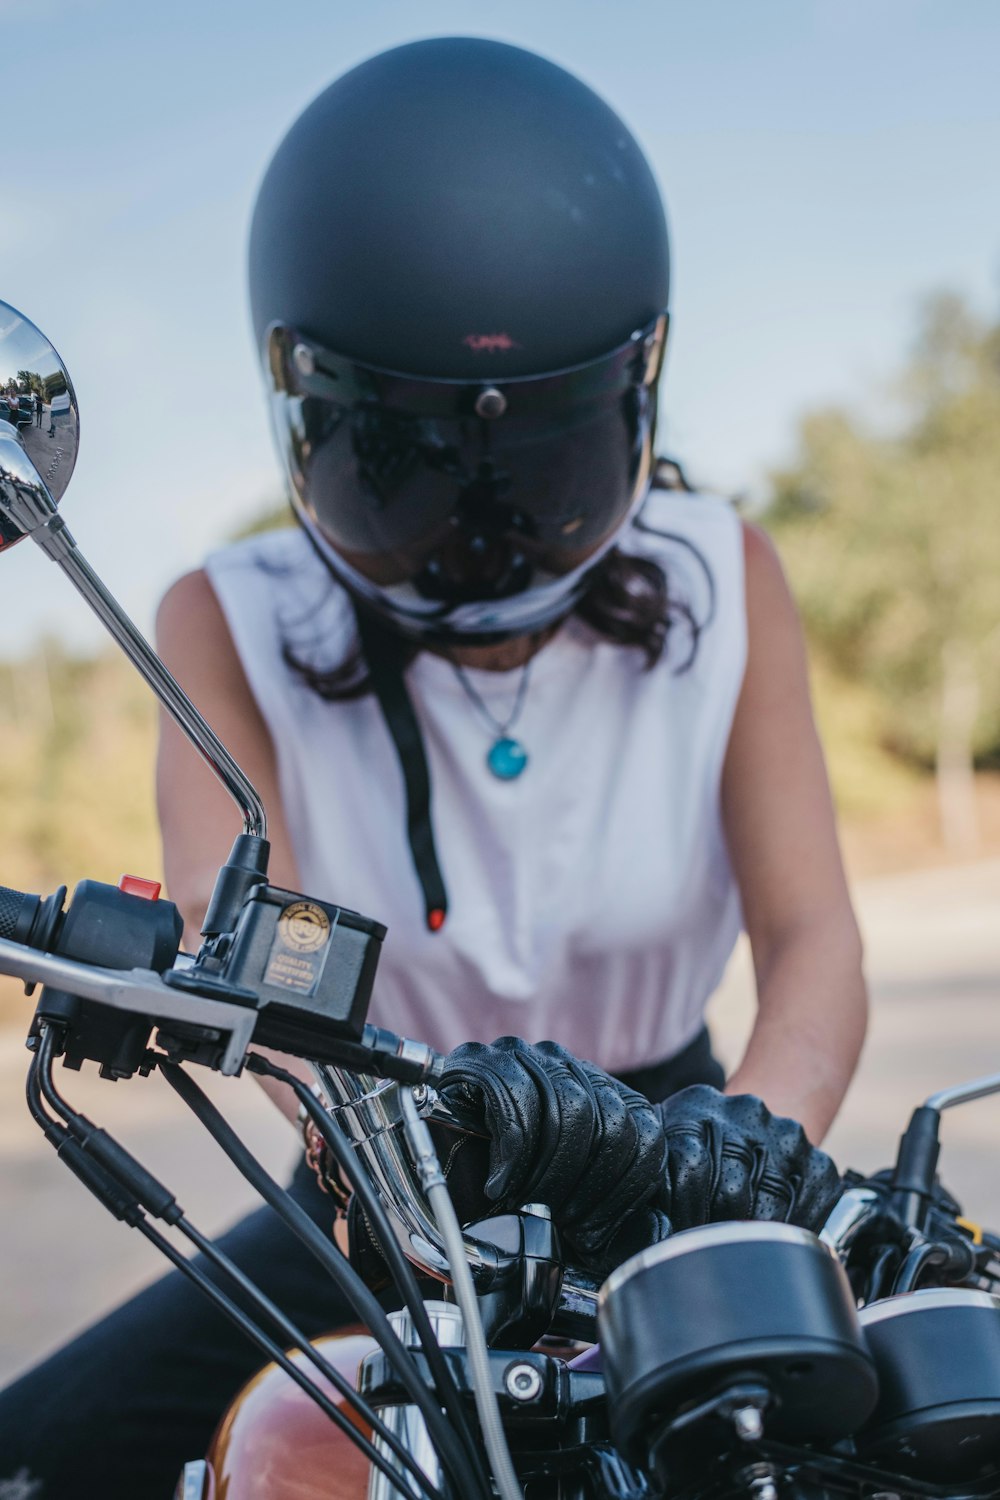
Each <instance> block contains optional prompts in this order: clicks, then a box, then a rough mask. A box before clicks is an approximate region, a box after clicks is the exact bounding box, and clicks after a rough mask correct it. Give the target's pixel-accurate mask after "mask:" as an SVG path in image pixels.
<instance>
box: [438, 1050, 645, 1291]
mask: <svg viewBox="0 0 1000 1500" xmlns="http://www.w3.org/2000/svg"><path fill="white" fill-rule="evenodd" d="M441 1090H442V1093H443V1095H444V1097H445V1099H446V1100H447V1102H448V1103H449V1104H450V1105H451V1106H452V1107H453V1108H455V1109H456V1111H457V1112H458V1113H459V1114H460V1115H462V1114H464V1115H466V1116H467V1117H471V1118H472V1119H473V1120H474V1121H475V1122H476V1123H478V1124H484V1125H485V1127H486V1130H487V1132H488V1135H489V1161H488V1167H487V1169H486V1174H487V1175H486V1177H485V1183H484V1184H483V1186H482V1188H481V1192H482V1193H484V1194H485V1198H486V1200H487V1201H486V1202H485V1203H483V1202H482V1199H480V1206H479V1212H478V1214H477V1213H476V1212H475V1211H473V1213H471V1214H464V1215H463V1216H464V1217H466V1221H468V1218H470V1217H477V1216H478V1217H481V1216H483V1215H484V1214H485V1213H488V1212H491V1211H493V1212H496V1211H499V1210H504V1209H517V1208H519V1207H520V1206H521V1205H522V1204H524V1203H545V1204H547V1205H548V1206H549V1208H550V1209H551V1210H552V1217H553V1220H554V1221H555V1223H556V1224H557V1226H558V1228H559V1230H560V1232H561V1233H562V1236H563V1239H564V1241H565V1242H566V1244H567V1247H568V1249H569V1250H570V1253H571V1254H572V1255H574V1256H575V1258H576V1259H577V1260H578V1261H579V1262H581V1264H583V1265H587V1266H594V1267H596V1268H600V1269H604V1268H607V1269H610V1266H611V1265H617V1264H618V1263H619V1262H620V1261H622V1260H624V1259H626V1258H627V1257H628V1256H629V1255H631V1254H632V1253H633V1252H634V1251H635V1250H638V1249H641V1248H642V1247H643V1246H644V1245H648V1244H652V1243H654V1242H655V1241H657V1240H660V1239H663V1238H665V1237H666V1235H668V1234H669V1233H670V1222H669V1220H668V1219H667V1217H666V1214H665V1213H664V1212H663V1207H664V1201H663V1200H664V1185H665V1177H664V1172H665V1167H666V1146H665V1141H664V1136H663V1131H662V1129H661V1127H660V1122H659V1120H658V1118H657V1114H656V1109H655V1107H654V1106H653V1105H652V1104H650V1102H649V1100H648V1099H646V1098H644V1097H643V1095H642V1094H638V1093H636V1091H635V1090H634V1089H630V1088H626V1087H625V1085H624V1084H622V1083H619V1082H618V1081H617V1079H614V1078H612V1077H610V1075H609V1074H607V1073H605V1072H603V1071H602V1069H600V1068H598V1067H595V1066H594V1064H593V1063H588V1062H581V1061H580V1060H579V1059H578V1058H576V1057H574V1056H573V1055H572V1054H571V1053H569V1052H567V1051H566V1049H565V1048H564V1047H560V1046H559V1045H558V1043H556V1042H540V1043H538V1044H537V1045H535V1046H533V1045H531V1044H530V1043H529V1042H524V1041H521V1040H520V1038H518V1037H509V1036H507V1037H501V1038H500V1039H499V1040H498V1041H496V1042H494V1043H492V1045H488V1046H487V1045H484V1044H482V1043H479V1042H469V1043H467V1044H466V1045H465V1046H462V1047H458V1048H456V1050H455V1051H454V1052H452V1053H451V1054H450V1055H449V1057H448V1059H447V1061H446V1064H445V1071H444V1075H443V1079H442V1083H441ZM468 1154H469V1155H470V1156H474V1155H475V1148H473V1151H472V1152H470V1153H468ZM449 1165H450V1171H449V1182H450V1183H451V1181H452V1177H453V1175H454V1174H455V1173H456V1172H457V1173H458V1177H457V1178H456V1181H457V1180H461V1181H462V1183H463V1185H464V1191H463V1193H462V1196H463V1197H466V1196H472V1195H469V1187H470V1186H471V1184H470V1183H469V1175H470V1174H469V1172H468V1170H467V1168H466V1169H463V1166H464V1164H462V1165H460V1163H459V1161H458V1159H457V1154H456V1156H455V1159H453V1160H452V1161H451V1162H450V1164H449ZM481 1170H482V1169H481V1168H480V1177H479V1181H480V1182H482V1175H481ZM468 1206H469V1205H468V1204H467V1205H466V1207H468ZM460 1212H462V1207H461V1206H460ZM609 1260H610V1265H608V1262H609Z"/></svg>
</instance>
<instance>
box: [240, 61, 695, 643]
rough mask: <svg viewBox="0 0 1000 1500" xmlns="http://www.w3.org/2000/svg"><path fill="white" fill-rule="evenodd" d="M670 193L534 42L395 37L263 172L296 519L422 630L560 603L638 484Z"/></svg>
mask: <svg viewBox="0 0 1000 1500" xmlns="http://www.w3.org/2000/svg"><path fill="white" fill-rule="evenodd" d="M668 288H669V252H668V243H667V229H666V222H665V219H664V213H663V205H662V203H661V201H660V196H659V193H658V191H657V188H656V184H655V182H654V180H653V176H652V173H651V171H650V169H649V166H648V164H647V163H646V160H645V158H644V157H643V155H642V152H641V151H640V149H639V147H638V145H637V144H636V142H635V140H634V139H633V138H632V136H631V135H630V133H629V132H628V130H627V129H626V128H625V126H624V125H623V124H622V122H621V121H620V120H619V119H618V117H617V115H615V114H614V113H613V111H612V110H611V109H609V108H608V106H607V105H606V104H605V103H604V102H603V101H602V100H601V99H599V98H598V97H597V95H596V94H594V93H593V92H592V91H591V90H590V89H589V88H587V87H586V86H585V85H584V84H582V83H580V82H579V80H578V79H576V78H574V77H572V75H571V74H569V73H567V72H565V71H564V70H563V69H561V68H558V67H556V66H555V65H554V64H553V63H550V62H547V61H546V60H545V59H544V58H541V57H537V56H535V55H534V54H533V53H530V52H525V51H522V50H521V49H520V48H517V47H509V46H506V45H504V44H502V43H499V42H489V41H482V40H477V39H470V38H463V37H448V38H442V39H438V40H433V41H425V42H414V43H412V44H410V45H408V46H404V47H396V48H394V49H393V50H392V51H389V52H384V53H382V54H380V55H379V56H378V57H374V58H372V59H370V60H369V61H368V62H365V63H362V64H361V65H360V66H359V67H356V68H354V69H352V71H351V72H349V73H347V74H345V75H344V77H343V78H340V79H338V80H337V82H336V83H333V84H331V85H330V87H329V88H328V89H326V90H325V91H324V92H323V93H322V94H320V96H319V98H318V99H316V100H315V101H314V102H313V103H312V104H311V105H310V106H309V108H308V109H307V110H306V111H305V113H304V114H303V115H302V116H301V117H300V118H299V120H297V121H296V123H295V124H294V125H293V126H292V128H291V130H290V131H289V132H288V135H287V136H286V137H285V139H284V141H283V142H282V144H281V146H280V147H279V148H278V151H277V153H276V155H275V157H274V159H273V161H272V162H271V165H270V167H269V168H268V170H267V173H266V175H265V178H264V182H263V184H262V186H261V189H260V193H259V195H258V199H257V206H256V209H255V212H254V218H253V226H252V229H251V236H250V297H251V306H252V313H253V321H254V330H255V334H256V338H257V342H258V347H259V349H260V350H261V354H262V358H263V361H264V367H265V374H266V377H267V380H268V383H269V387H270V390H271V392H272V396H273V401H272V409H273V413H274V421H275V432H276V437H277V440H278V444H279V448H280V450H281V454H282V458H283V461H284V463H285V466H286V468H287V471H288V474H289V478H290V480H291V484H292V492H293V503H294V505H295V509H296V512H297V514H298V516H299V519H300V520H301V522H302V524H303V525H304V526H305V527H306V529H307V530H308V532H309V533H310V535H311V536H312V538H313V540H314V542H315V543H316V544H317V545H318V546H319V547H320V549H321V551H322V553H323V555H324V556H325V557H326V559H327V561H328V563H329V565H330V566H331V568H332V569H333V570H334V571H335V572H336V574H337V575H338V576H339V577H340V578H341V579H342V580H343V581H344V582H345V584H346V585H347V586H348V587H349V588H350V589H351V591H352V592H353V593H354V594H355V596H356V597H358V598H360V599H361V600H362V601H367V602H368V603H369V604H370V605H371V607H372V608H374V609H375V610H376V611H377V612H378V613H379V614H381V615H382V616H383V617H384V618H387V619H389V620H390V621H391V622H392V623H393V624H394V625H395V627H396V628H398V629H401V630H404V631H406V632H407V633H409V634H412V635H416V636H419V637H421V638H423V639H438V640H449V641H456V640H461V639H463V638H468V639H472V640H477V641H486V640H498V639H503V638H504V637H506V636H511V635H517V634H520V633H522V632H525V631H530V630H534V629H536V628H538V627H540V626H542V625H544V624H546V623H548V622H549V621H551V620H554V619H556V618H557V617H558V616H559V615H561V614H563V613H565V612H566V611H567V610H568V609H569V608H571V607H572V605H573V604H574V603H575V601H576V600H577V599H578V598H579V597H580V595H581V594H582V592H583V590H584V589H585V587H586V583H587V574H588V572H589V570H590V569H591V568H592V567H593V565H594V563H595V561H596V560H597V558H598V557H600V556H601V555H602V553H603V552H604V551H606V550H607V548H608V547H610V546H611V545H612V543H613V541H614V539H615V537H616V536H617V535H618V533H619V532H620V530H621V528H622V526H623V525H624V524H625V522H626V521H627V519H628V518H629V516H630V515H631V514H632V513H633V511H634V509H635V507H636V506H637V504H638V503H639V501H640V500H641V499H642V496H643V495H644V493H645V490H646V487H647V485H648V482H649V475H650V469H651V461H652V444H653V429H654V421H655V410H656V382H657V379H658V376H659V372H660V367H661V364H662V358H663V350H664V345H665V340H666V330H667V317H666V307H667V298H668Z"/></svg>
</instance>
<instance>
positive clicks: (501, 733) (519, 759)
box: [451, 656, 532, 781]
mask: <svg viewBox="0 0 1000 1500" xmlns="http://www.w3.org/2000/svg"><path fill="white" fill-rule="evenodd" d="M531 661H532V658H531V657H530V656H529V658H528V660H527V661H526V662H525V664H524V666H523V667H522V668H521V681H520V682H519V683H518V686H517V696H516V698H515V699H514V706H513V708H512V709H511V711H510V713H509V714H508V715H507V717H506V719H504V720H503V721H502V722H501V720H500V719H498V718H496V717H495V715H493V714H492V713H490V710H489V709H488V708H487V706H486V704H485V703H484V702H483V700H482V698H481V697H480V696H479V694H478V693H477V692H476V690H475V688H474V687H473V686H472V683H471V682H470V681H469V679H468V677H467V676H466V674H465V672H464V671H463V670H462V668H461V667H460V666H459V664H458V662H457V661H453V662H452V664H451V665H452V667H453V668H454V672H455V676H456V677H457V678H458V680H459V682H460V683H461V684H462V686H463V688H464V689H465V694H466V697H467V698H468V700H469V702H470V703H471V704H472V706H473V708H474V709H475V710H476V712H477V713H478V714H479V716H480V718H481V719H482V720H483V721H484V723H485V724H486V725H487V726H488V728H489V729H490V732H491V733H492V734H493V736H494V740H493V744H492V745H491V746H490V748H489V750H488V751H487V753H486V764H487V766H488V767H489V769H490V770H491V771H492V773H493V775H494V776H495V777H496V778H497V780H498V781H514V780H516V778H517V777H518V776H520V774H521V772H522V771H523V770H524V768H525V766H526V765H527V764H528V752H527V750H525V748H524V746H523V745H522V744H521V741H520V740H516V739H514V738H513V736H512V735H511V733H510V731H511V730H512V729H513V727H514V725H515V724H516V723H517V721H518V719H519V718H520V716H521V710H522V708H523V707H524V700H525V698H526V696H527V692H528V679H529V677H530V676H531Z"/></svg>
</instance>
